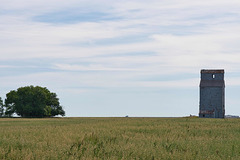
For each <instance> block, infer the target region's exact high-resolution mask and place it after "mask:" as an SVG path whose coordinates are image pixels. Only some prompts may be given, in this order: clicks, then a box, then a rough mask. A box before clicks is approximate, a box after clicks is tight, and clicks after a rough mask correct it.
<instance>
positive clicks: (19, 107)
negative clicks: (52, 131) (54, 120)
mask: <svg viewBox="0 0 240 160" xmlns="http://www.w3.org/2000/svg"><path fill="white" fill-rule="evenodd" d="M14 113H15V114H17V115H18V116H21V117H27V118H37V117H39V118H40V117H53V116H56V115H62V116H64V115H65V111H64V110H63V108H62V106H61V105H60V103H59V99H58V98H57V94H56V93H52V92H50V91H49V90H48V89H47V88H45V87H44V88H43V87H39V86H36V87H34V86H26V87H20V88H18V89H17V90H16V91H15V90H13V91H10V92H9V93H7V95H6V99H5V104H3V101H2V99H0V116H2V117H3V116H5V117H11V116H12V115H13V114H14Z"/></svg>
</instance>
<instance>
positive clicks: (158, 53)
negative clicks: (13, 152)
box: [0, 0, 240, 117]
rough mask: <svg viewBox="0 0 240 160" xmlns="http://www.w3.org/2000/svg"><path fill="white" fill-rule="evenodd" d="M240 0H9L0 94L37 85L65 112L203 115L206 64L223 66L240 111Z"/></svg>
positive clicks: (3, 18) (2, 30) (1, 15)
mask: <svg viewBox="0 0 240 160" xmlns="http://www.w3.org/2000/svg"><path fill="white" fill-rule="evenodd" d="M239 8H240V1H238V0H232V1H227V0H203V1H192V0H183V1H177V0H161V1H159V0H149V1H142V0H132V1H126V0H121V1H116V2H115V1H109V0H99V1H85V0H68V1H63V0H48V1H46V0H41V1H40V0H34V1H30V0H21V2H20V1H19V0H11V1H9V0H1V5H0V88H1V89H0V91H1V92H0V96H1V97H2V98H5V95H6V93H8V92H9V91H10V90H15V89H17V88H18V87H22V86H28V85H39V86H43V87H47V88H48V89H49V90H50V91H52V92H56V93H57V95H58V97H59V98H60V102H61V104H62V105H63V107H64V109H65V111H66V116H69V117H71V116H75V117H78V116H126V115H129V116H149V117H151V116H154V117H155V116H157V117H158V116H159V117H171V116H174V117H176V116H188V115H190V114H195V115H197V114H198V110H199V106H198V105H199V81H200V70H201V69H214V68H216V69H225V73H226V74H225V81H226V114H234V115H240V110H239V107H240V99H239V95H240V94H239V93H240V63H239V62H240V52H239V51H240V30H239V28H240V10H239Z"/></svg>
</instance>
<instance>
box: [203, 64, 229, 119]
mask: <svg viewBox="0 0 240 160" xmlns="http://www.w3.org/2000/svg"><path fill="white" fill-rule="evenodd" d="M224 116H225V83H224V70H222V69H221V70H220V69H218V70H205V69H202V70H201V82H200V105H199V117H202V118H204V117H205V118H224Z"/></svg>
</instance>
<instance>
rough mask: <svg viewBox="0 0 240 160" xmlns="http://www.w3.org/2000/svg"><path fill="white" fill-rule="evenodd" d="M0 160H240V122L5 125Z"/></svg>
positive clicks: (1, 123) (17, 121) (15, 121)
mask: <svg viewBox="0 0 240 160" xmlns="http://www.w3.org/2000/svg"><path fill="white" fill-rule="evenodd" d="M0 129H1V130H0V137H1V138H0V159H21V160H23V159H24V160H28V159H36V160H38V159H53V160H55V159H56V160H57V159H137V160H140V159H144V160H145V159H150V160H153V159H211V160H212V159H240V119H200V118H129V117H128V118H125V117H124V118H47V119H22V118H2V119H0Z"/></svg>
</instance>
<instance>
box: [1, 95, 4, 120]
mask: <svg viewBox="0 0 240 160" xmlns="http://www.w3.org/2000/svg"><path fill="white" fill-rule="evenodd" d="M3 107H4V105H3V100H2V98H1V97H0V117H2V116H3V115H4V108H3Z"/></svg>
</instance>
